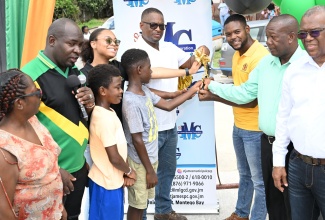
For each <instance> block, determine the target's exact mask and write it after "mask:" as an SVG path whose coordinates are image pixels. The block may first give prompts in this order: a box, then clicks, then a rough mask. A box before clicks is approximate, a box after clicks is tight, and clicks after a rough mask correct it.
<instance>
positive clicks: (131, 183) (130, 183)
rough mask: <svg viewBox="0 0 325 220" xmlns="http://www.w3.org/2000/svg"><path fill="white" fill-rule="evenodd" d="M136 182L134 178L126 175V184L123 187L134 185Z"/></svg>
mask: <svg viewBox="0 0 325 220" xmlns="http://www.w3.org/2000/svg"><path fill="white" fill-rule="evenodd" d="M134 183H135V180H134V179H131V178H130V177H127V176H124V184H123V187H125V186H126V187H130V186H133V185H134Z"/></svg>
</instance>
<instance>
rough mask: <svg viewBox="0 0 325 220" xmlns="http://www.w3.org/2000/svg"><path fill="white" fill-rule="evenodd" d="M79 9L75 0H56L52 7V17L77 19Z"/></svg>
mask: <svg viewBox="0 0 325 220" xmlns="http://www.w3.org/2000/svg"><path fill="white" fill-rule="evenodd" d="M79 14H80V9H79V7H78V4H77V1H76V0H56V2H55V8H54V15H53V18H54V19H58V18H70V19H73V20H75V21H77V20H79Z"/></svg>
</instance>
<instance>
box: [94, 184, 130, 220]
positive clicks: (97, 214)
mask: <svg viewBox="0 0 325 220" xmlns="http://www.w3.org/2000/svg"><path fill="white" fill-rule="evenodd" d="M89 197H90V199H89V200H90V204H89V220H95V219H96V220H97V219H114V220H123V218H124V205H123V200H124V189H123V187H121V188H118V189H113V190H107V189H105V188H103V187H101V186H99V185H97V184H96V183H95V182H94V181H92V180H91V179H89Z"/></svg>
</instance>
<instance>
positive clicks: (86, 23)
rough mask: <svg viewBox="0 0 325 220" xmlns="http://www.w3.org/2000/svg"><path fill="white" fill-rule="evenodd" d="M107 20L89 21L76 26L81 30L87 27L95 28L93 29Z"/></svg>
mask: <svg viewBox="0 0 325 220" xmlns="http://www.w3.org/2000/svg"><path fill="white" fill-rule="evenodd" d="M106 20H107V18H101V19H95V18H93V19H91V20H89V21H87V22H84V23H83V22H78V26H79V27H80V28H81V27H82V26H88V28H89V29H92V28H95V27H99V26H101V25H102V24H103V23H104V22H105V21H106Z"/></svg>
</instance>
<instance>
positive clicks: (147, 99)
mask: <svg viewBox="0 0 325 220" xmlns="http://www.w3.org/2000/svg"><path fill="white" fill-rule="evenodd" d="M121 64H122V66H123V68H124V69H125V71H126V73H127V74H128V78H129V85H128V88H127V90H126V92H125V93H124V96H123V105H122V106H123V107H122V113H123V125H124V132H125V137H126V140H127V142H128V163H129V166H130V167H131V168H132V169H134V170H135V171H136V173H137V181H136V182H135V184H134V185H133V186H132V187H129V188H128V202H129V209H128V213H127V219H128V220H131V219H132V220H141V219H142V215H143V211H144V209H146V208H147V200H148V199H151V198H154V194H155V191H154V186H155V185H156V184H157V183H158V179H157V175H156V171H157V166H158V125H157V120H156V114H155V111H154V106H155V107H158V108H160V109H163V110H166V111H171V110H173V109H174V108H176V107H177V106H179V105H180V104H182V103H184V102H185V101H186V100H187V99H189V98H191V97H192V96H193V95H194V94H195V93H196V92H198V91H199V89H200V86H201V84H202V82H201V81H199V82H197V83H196V84H194V85H193V86H192V87H191V88H190V89H189V90H188V91H187V92H185V93H183V94H181V95H179V96H177V97H176V98H174V99H171V100H168V101H167V100H165V99H163V98H161V97H159V96H157V95H156V94H154V93H153V92H151V91H150V90H149V89H148V88H147V87H146V86H144V85H143V84H146V83H148V82H149V81H150V79H151V72H152V71H151V65H150V59H149V57H148V54H147V52H145V51H144V50H140V49H130V50H127V51H126V52H125V53H124V54H123V55H122V58H121ZM175 156H176V155H175Z"/></svg>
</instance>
